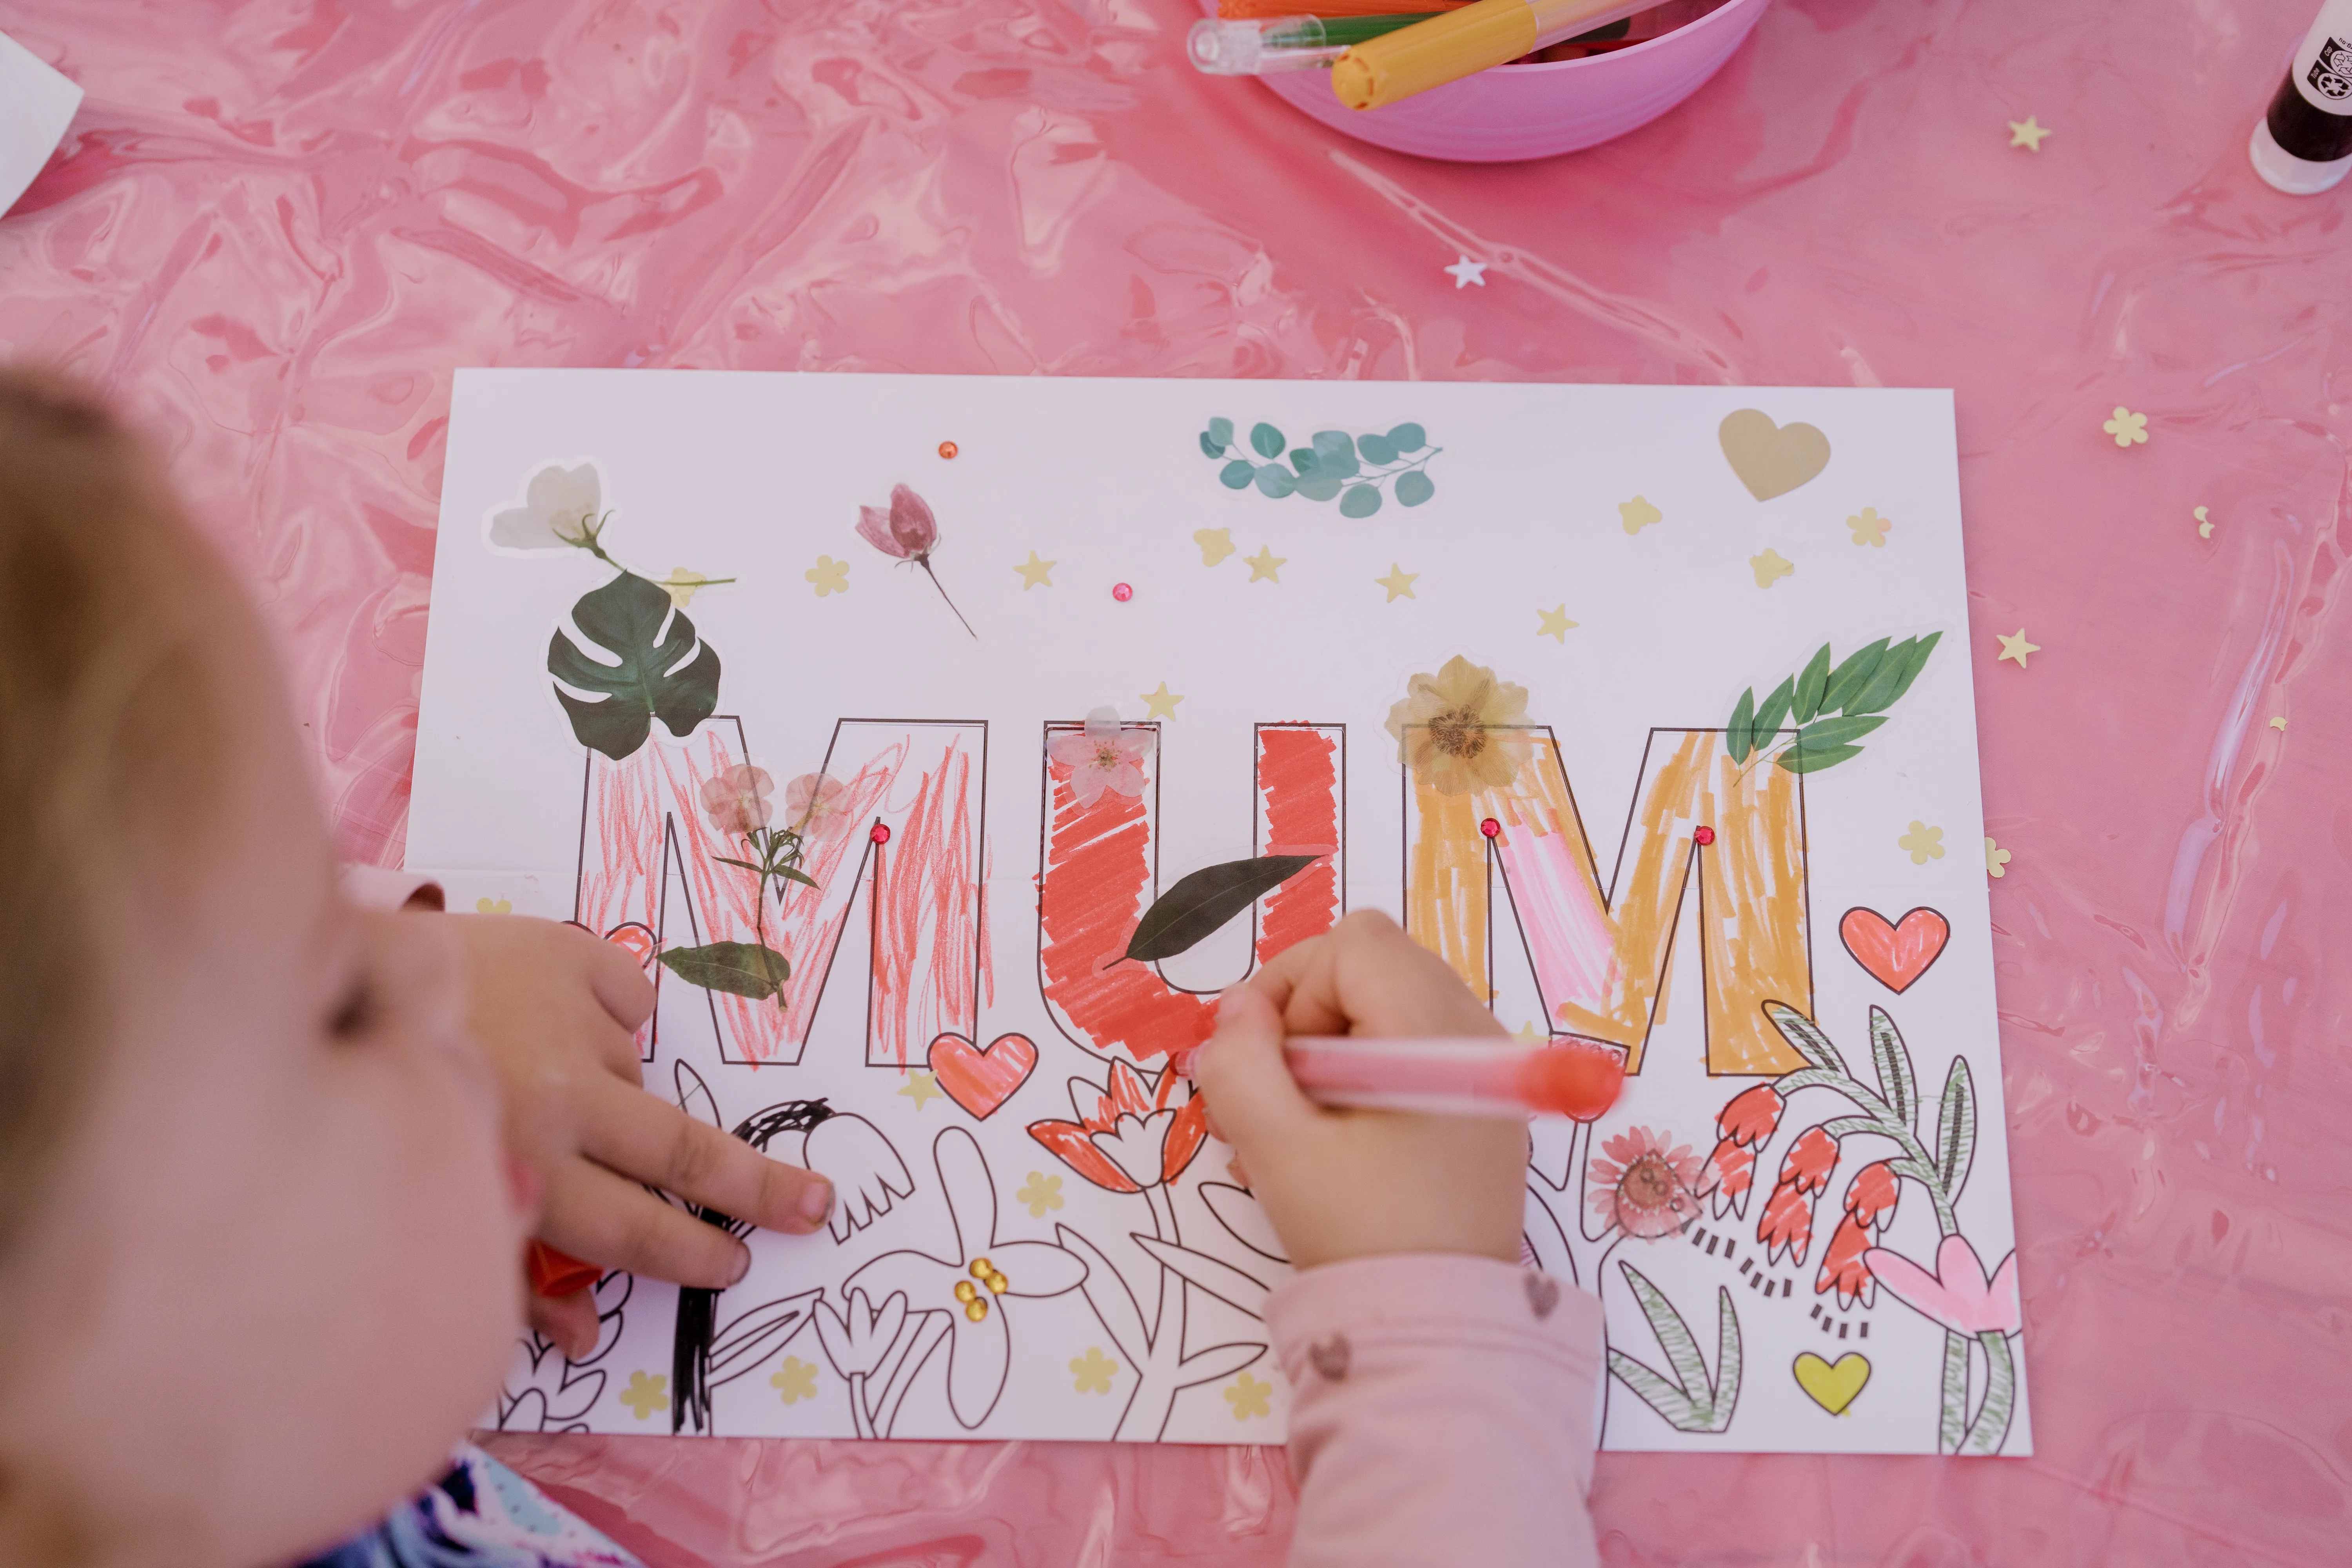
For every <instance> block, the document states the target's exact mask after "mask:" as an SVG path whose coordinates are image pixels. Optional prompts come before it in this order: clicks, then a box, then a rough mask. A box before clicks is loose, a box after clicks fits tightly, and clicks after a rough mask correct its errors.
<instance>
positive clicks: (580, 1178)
mask: <svg viewBox="0 0 2352 1568" xmlns="http://www.w3.org/2000/svg"><path fill="white" fill-rule="evenodd" d="M539 1234H540V1237H541V1239H542V1240H544V1241H545V1242H546V1243H547V1244H548V1245H549V1246H550V1247H556V1248H558V1249H559V1250H561V1251H563V1252H568V1253H570V1254H571V1255H572V1257H574V1258H587V1259H589V1260H592V1261H593V1262H597V1263H601V1264H603V1265H604V1266H605V1267H606V1268H621V1269H625V1270H627V1271H628V1272H629V1273H631V1274H643V1275H646V1276H648V1277H649V1278H652V1279H667V1280H668V1281H670V1282H671V1283H672V1284H675V1285H693V1286H698V1287H700V1288H702V1289H707V1290H719V1289H725V1288H726V1287H728V1286H730V1285H732V1284H734V1283H735V1281H737V1280H738V1279H741V1278H743V1273H744V1270H745V1269H747V1268H750V1267H751V1250H750V1249H749V1248H748V1247H745V1246H744V1245H743V1244H742V1243H741V1242H740V1241H738V1240H737V1239H736V1238H735V1237H731V1236H730V1235H728V1234H727V1233H726V1232H725V1231H723V1230H721V1229H719V1227H718V1226H715V1225H707V1224H705V1223H704V1222H703V1221H701V1220H699V1219H698V1218H696V1217H695V1216H694V1215H690V1214H688V1213H687V1212H686V1211H685V1210H683V1209H677V1208H672V1207H671V1206H670V1205H667V1204H666V1203H664V1202H662V1201H661V1199H659V1198H657V1197H656V1196H654V1195H653V1194H651V1193H649V1192H647V1191H646V1189H645V1188H643V1187H641V1186H639V1185H638V1184H636V1183H635V1182H632V1181H628V1180H626V1179H625V1178H623V1177H620V1176H616V1175H614V1173H612V1172H610V1171H607V1170H604V1169H602V1168H600V1167H598V1166H595V1165H592V1164H590V1163H588V1162H586V1161H585V1160H567V1161H565V1162H564V1163H563V1165H562V1167H561V1168H560V1169H559V1170H558V1171H557V1172H556V1173H554V1175H553V1176H552V1177H551V1178H550V1179H549V1181H548V1184H547V1206H546V1208H545V1209H544V1210H543V1211H542V1213H541V1219H540V1222H539Z"/></svg>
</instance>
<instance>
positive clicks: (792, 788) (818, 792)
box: [784, 773, 849, 842]
mask: <svg viewBox="0 0 2352 1568" xmlns="http://www.w3.org/2000/svg"><path fill="white" fill-rule="evenodd" d="M848 794H849V786H848V785H847V784H843V783H842V782H841V781H840V780H839V779H837V778H835V777H834V776H833V775H832V774H830V773H803V774H802V775H801V776H800V777H798V778H796V779H794V780H793V782H792V783H790V784H786V785H785V786H784V817H785V819H786V820H787V821H789V822H790V823H791V824H792V826H793V832H795V833H798V834H799V835H800V836H801V837H803V838H806V839H809V840H811V841H813V842H814V841H818V840H823V839H826V838H834V837H839V836H840V835H841V834H842V833H844V832H845V831H846V830H847V829H848V826H849V818H848V816H847V815H846V814H845V811H844V810H843V805H842V803H843V801H844V799H845V797H846V796H847V795H848Z"/></svg>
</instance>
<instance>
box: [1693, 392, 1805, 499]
mask: <svg viewBox="0 0 2352 1568" xmlns="http://www.w3.org/2000/svg"><path fill="white" fill-rule="evenodd" d="M1716 439H1717V440H1718V441H1720V442H1722V443H1723V455H1724V456H1725V457H1726V458H1729V459H1730V460H1731V471H1732V472H1733V473H1735V474H1738V476H1739V482H1740V483H1741V484H1743V485H1746V486H1747V487H1748V494H1749V495H1752V496H1754V497H1755V498H1756V499H1757V500H1771V499H1772V498H1773V497H1774V496H1781V495H1787V494H1788V493H1789V492H1790V490H1792V489H1796V488H1797V487H1798V486H1799V485H1801V484H1804V483H1805V482H1807V481H1808V480H1810V479H1812V478H1813V477H1814V476H1815V475H1816V474H1819V473H1820V472H1821V471H1822V469H1823V468H1828V467H1829V466H1830V438H1829V437H1826V436H1824V435H1822V433H1821V432H1820V431H1819V430H1816V429H1815V428H1813V426H1811V425H1775V424H1773V423H1772V416H1770V415H1769V414H1767V413H1765V412H1764V411H1763V410H1762V409H1760V408H1740V409H1735V410H1734V411H1733V412H1731V413H1730V414H1728V415H1726V416H1724V421H1723V425H1722V427H1721V428H1720V429H1718V430H1717V432H1716Z"/></svg>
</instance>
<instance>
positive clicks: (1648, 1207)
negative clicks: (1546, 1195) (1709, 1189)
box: [1585, 1127, 1699, 1241]
mask: <svg viewBox="0 0 2352 1568" xmlns="http://www.w3.org/2000/svg"><path fill="white" fill-rule="evenodd" d="M1604 1156H1605V1157H1604ZM1698 1174H1699V1163H1698V1156H1697V1155H1696V1154H1695V1153H1693V1152H1691V1150H1690V1147H1689V1146H1688V1145H1687V1144H1676V1143H1675V1142H1674V1139H1673V1135H1672V1134H1671V1133H1662V1132H1653V1131H1650V1130H1649V1129H1648V1128H1646V1127H1631V1128H1628V1129H1626V1130H1625V1131H1623V1132H1621V1133H1619V1134H1618V1135H1617V1136H1616V1137H1614V1138H1612V1139H1610V1140H1609V1142H1606V1143H1603V1144H1602V1145H1601V1153H1600V1154H1596V1155H1594V1156H1593V1158H1592V1163H1591V1166H1590V1167H1589V1168H1588V1170H1587V1173H1586V1176H1585V1181H1586V1184H1587V1185H1588V1187H1590V1188H1593V1189H1597V1190H1595V1191H1593V1192H1592V1193H1591V1203H1592V1211H1593V1213H1594V1214H1595V1215H1597V1216H1599V1218H1600V1219H1601V1221H1602V1223H1603V1224H1604V1225H1613V1226H1616V1227H1617V1228H1618V1229H1620V1230H1622V1231H1623V1232H1624V1233H1625V1234H1626V1235H1627V1236H1637V1237H1641V1238H1643V1240H1645V1241H1654V1240H1655V1239H1657V1238H1658V1237H1662V1236H1671V1235H1673V1234H1674V1233H1675V1231H1678V1230H1680V1229H1681V1228H1682V1227H1683V1226H1685V1225H1687V1224H1688V1223H1689V1222H1691V1221H1692V1220H1694V1219H1696V1218H1697V1217H1698V1200H1697V1199H1696V1197H1694V1196H1692V1195H1691V1188H1692V1185H1693V1184H1695V1183H1696V1182H1697V1180H1698Z"/></svg>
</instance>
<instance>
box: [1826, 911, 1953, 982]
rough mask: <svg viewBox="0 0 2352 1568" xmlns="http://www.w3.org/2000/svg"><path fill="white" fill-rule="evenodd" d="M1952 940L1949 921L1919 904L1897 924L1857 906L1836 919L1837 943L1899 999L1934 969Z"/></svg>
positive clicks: (1876, 912)
mask: <svg viewBox="0 0 2352 1568" xmlns="http://www.w3.org/2000/svg"><path fill="white" fill-rule="evenodd" d="M1951 938H1952V922H1951V921H1948V920H1946V919H1945V918H1944V917H1943V915H1942V914H1941V913H1940V912H1939V911H1937V910H1931V909H1928V908H1927V907H1926V906H1925V905H1921V906H1920V907H1919V908H1917V909H1914V910H1906V911H1905V912H1904V916H1903V918H1902V919H1901V920H1899V921H1889V920H1888V919H1887V918H1886V917H1885V915H1882V914H1880V913H1879V912H1878V911H1877V910H1874V909H1870V908H1868V907H1866V906H1864V905H1861V904H1857V905H1855V906H1854V907H1853V909H1850V910H1846V912H1845V913H1844V914H1843V916H1841V917H1840V918H1839V920H1838V940H1839V941H1840V942H1844V943H1845V950H1846V952H1849V953H1851V954H1853V961H1854V962H1855V963H1859V964H1861V965H1862V967H1863V968H1864V971H1865V972H1867V973H1869V975H1870V977H1871V978H1872V979H1874V980H1875V981H1877V982H1878V983H1879V984H1881V985H1884V986H1885V987H1886V988H1887V989H1888V990H1889V991H1892V992H1894V993H1895V994H1896V995H1897V996H1900V995H1901V994H1903V993H1905V992H1906V991H1908V990H1910V989H1911V987H1912V986H1913V985H1914V984H1917V982H1918V979H1919V976H1921V975H1923V974H1925V973H1927V971H1928V970H1930V969H1932V968H1934V967H1935V964H1936V960H1937V959H1938V958H1941V957H1942V956H1943V953H1944V944H1945V943H1946V942H1949V941H1950V940H1951Z"/></svg>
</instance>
